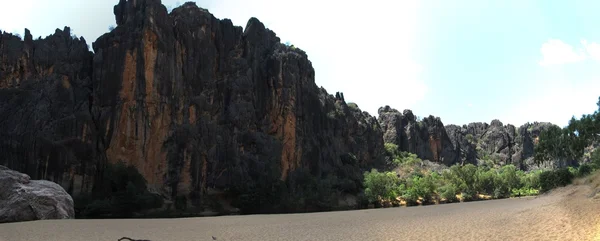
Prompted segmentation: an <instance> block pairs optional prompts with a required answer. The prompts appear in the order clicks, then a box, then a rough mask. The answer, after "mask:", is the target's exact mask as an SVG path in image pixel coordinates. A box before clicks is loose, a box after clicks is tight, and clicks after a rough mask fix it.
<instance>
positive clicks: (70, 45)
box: [0, 27, 96, 188]
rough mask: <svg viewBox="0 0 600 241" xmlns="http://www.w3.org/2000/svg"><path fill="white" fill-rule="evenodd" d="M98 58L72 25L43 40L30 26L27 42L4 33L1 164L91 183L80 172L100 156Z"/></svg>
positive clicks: (0, 49)
mask: <svg viewBox="0 0 600 241" xmlns="http://www.w3.org/2000/svg"><path fill="white" fill-rule="evenodd" d="M92 57H93V54H92V53H91V52H89V51H88V46H87V44H86V42H85V40H84V39H83V38H80V39H77V38H75V37H73V36H71V33H70V29H69V28H68V27H65V28H64V30H59V29H57V30H56V32H55V33H54V34H53V35H50V36H48V37H46V38H44V39H37V40H33V39H32V36H31V34H30V32H29V30H27V29H26V30H25V36H24V39H23V40H21V39H20V38H19V37H17V36H13V35H11V34H8V33H3V34H2V35H0V137H1V138H0V156H2V160H0V164H1V165H6V166H8V167H10V168H12V169H14V170H18V171H21V172H24V173H27V174H29V175H31V176H32V177H33V178H34V179H48V180H52V181H55V182H57V183H60V184H62V185H63V186H65V187H69V188H70V183H71V182H72V181H73V180H74V179H78V180H79V181H77V182H76V183H77V184H79V185H80V184H82V183H83V184H84V185H87V184H85V182H82V179H81V177H83V176H82V175H78V177H77V178H75V175H76V174H81V173H83V172H82V170H87V169H88V168H90V166H89V165H86V164H87V163H88V162H92V161H93V160H94V156H95V148H94V145H93V140H94V139H95V137H94V136H95V135H96V134H95V128H94V126H93V121H92V119H91V116H90V111H89V109H90V102H89V99H90V97H91V93H92V89H91V87H92V86H91V74H92ZM91 172H92V173H93V171H91ZM86 178H87V177H86Z"/></svg>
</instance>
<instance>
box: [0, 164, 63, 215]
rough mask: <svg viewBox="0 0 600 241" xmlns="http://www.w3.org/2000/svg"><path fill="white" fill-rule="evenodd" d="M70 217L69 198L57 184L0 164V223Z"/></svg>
mask: <svg viewBox="0 0 600 241" xmlns="http://www.w3.org/2000/svg"><path fill="white" fill-rule="evenodd" d="M74 217H75V210H74V208H73V198H72V197H71V195H69V194H68V193H67V192H66V191H65V189H63V188H62V187H61V186H60V185H58V184H56V183H54V182H51V181H46V180H30V177H29V176H28V175H27V174H23V173H20V172H17V171H13V170H10V169H8V168H7V167H5V166H0V223H6V222H21V221H32V220H41V219H69V218H74Z"/></svg>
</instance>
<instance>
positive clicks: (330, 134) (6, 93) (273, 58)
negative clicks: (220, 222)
mask: <svg viewBox="0 0 600 241" xmlns="http://www.w3.org/2000/svg"><path fill="white" fill-rule="evenodd" d="M114 14H115V19H116V23H117V27H116V28H115V29H114V30H112V31H111V32H109V33H106V34H104V35H102V36H101V37H99V38H98V39H97V40H96V41H95V42H94V43H93V50H94V53H92V52H90V51H88V50H87V44H86V42H85V40H83V38H82V39H74V38H72V37H71V36H70V33H69V29H68V28H65V30H63V31H60V30H57V32H56V33H55V34H54V35H51V36H48V37H47V38H45V39H40V40H35V41H33V40H31V36H30V34H29V33H27V34H26V36H25V39H24V40H21V39H20V38H18V37H16V36H12V35H10V34H3V35H2V38H0V66H1V68H0V100H1V101H0V132H1V134H2V136H3V137H4V138H2V140H0V144H1V145H0V148H1V149H0V152H1V153H0V154H2V155H5V156H8V157H9V158H5V159H3V160H7V162H8V163H0V164H6V165H7V166H9V167H11V168H14V169H16V170H19V171H23V172H26V173H27V174H29V175H31V176H32V178H44V179H49V180H53V181H56V182H58V183H61V184H62V185H63V186H64V187H65V189H67V190H69V191H70V192H71V193H79V192H89V191H91V190H92V188H93V186H94V185H93V184H94V180H95V179H97V178H100V177H101V175H99V174H101V173H102V171H103V169H104V167H105V166H106V165H107V163H116V162H125V163H127V164H131V165H133V166H135V167H136V168H137V169H138V170H139V172H140V173H141V174H142V175H143V176H144V177H145V178H146V180H147V181H148V187H149V188H151V189H152V190H154V191H155V192H159V193H163V194H164V195H165V196H167V197H176V196H179V195H184V196H186V197H189V198H190V199H193V200H199V199H200V198H201V197H202V195H203V194H204V193H206V190H207V189H208V188H215V189H222V190H228V189H231V190H238V191H239V190H250V189H252V188H256V185H258V184H256V183H258V182H265V183H272V182H273V179H268V180H267V179H264V178H265V176H268V177H269V178H271V177H274V178H275V179H279V180H283V181H288V182H289V180H288V179H289V176H290V175H291V174H292V173H294V172H296V170H308V172H309V173H310V175H311V176H312V177H313V178H316V179H324V178H331V177H332V176H335V177H336V178H339V179H347V180H351V182H352V184H351V185H350V186H354V189H356V187H358V186H360V181H361V179H362V176H361V173H362V171H363V170H366V169H367V168H369V167H370V166H371V165H372V164H373V163H375V162H376V161H378V160H380V159H381V155H382V153H383V151H382V150H383V139H382V138H381V137H382V132H381V130H380V128H379V124H378V122H377V120H376V119H375V118H374V117H371V116H370V115H369V114H368V113H366V112H362V111H360V110H359V109H358V108H357V107H356V106H352V108H351V107H349V106H348V105H347V104H346V102H345V100H344V98H343V95H342V94H341V93H338V94H336V95H335V96H333V95H330V94H328V93H327V92H326V91H325V90H324V89H322V88H318V87H317V85H316V84H315V79H314V76H315V75H314V70H313V68H312V65H311V62H310V61H309V60H308V57H307V55H306V53H305V52H304V51H302V50H300V49H297V48H295V47H289V46H286V45H284V44H281V43H280V39H279V38H278V37H277V36H276V35H275V33H273V32H272V31H271V30H269V29H267V28H265V26H264V25H263V24H262V23H261V22H260V21H259V20H257V19H255V18H252V19H250V20H249V21H248V24H247V25H246V27H245V28H244V29H242V28H241V27H238V26H234V25H233V24H232V22H231V21H230V20H228V19H224V20H219V19H216V18H215V17H214V16H213V15H212V14H210V13H209V12H208V10H206V9H202V8H199V7H198V6H196V5H195V4H194V3H191V2H190V3H186V4H184V5H182V6H180V7H178V8H175V9H174V10H173V11H172V12H170V13H168V12H167V9H166V8H165V7H164V6H163V5H162V4H161V2H160V1H159V0H145V1H134V0H128V1H126V0H121V1H120V2H119V3H118V4H117V5H115V7H114ZM273 171H274V172H275V173H273ZM354 191H355V192H356V190H354Z"/></svg>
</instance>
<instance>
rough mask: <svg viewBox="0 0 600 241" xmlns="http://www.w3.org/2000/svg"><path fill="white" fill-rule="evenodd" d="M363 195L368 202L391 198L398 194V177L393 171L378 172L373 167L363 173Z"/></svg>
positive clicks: (399, 187)
mask: <svg viewBox="0 0 600 241" xmlns="http://www.w3.org/2000/svg"><path fill="white" fill-rule="evenodd" d="M364 187H365V196H366V197H367V199H368V200H369V202H376V201H379V200H393V199H395V198H396V197H398V196H400V195H401V193H400V191H401V189H402V187H401V186H400V179H399V178H398V176H397V175H396V173H394V172H378V171H377V170H375V169H373V170H371V172H365V174H364Z"/></svg>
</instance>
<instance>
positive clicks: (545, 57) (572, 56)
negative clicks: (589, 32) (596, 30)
mask: <svg viewBox="0 0 600 241" xmlns="http://www.w3.org/2000/svg"><path fill="white" fill-rule="evenodd" d="M581 45H582V46H581V47H580V48H577V49H575V47H573V46H571V45H569V44H567V43H565V42H563V41H562V40H560V39H550V40H548V41H547V42H545V43H544V44H542V47H541V48H540V52H541V53H542V60H541V61H540V62H539V64H540V65H541V66H552V65H561V64H568V63H575V62H581V61H584V60H588V59H591V60H595V61H600V44H598V43H595V42H591V43H588V41H587V40H585V39H583V40H581Z"/></svg>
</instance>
